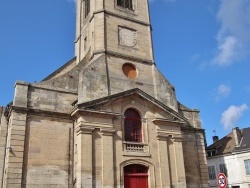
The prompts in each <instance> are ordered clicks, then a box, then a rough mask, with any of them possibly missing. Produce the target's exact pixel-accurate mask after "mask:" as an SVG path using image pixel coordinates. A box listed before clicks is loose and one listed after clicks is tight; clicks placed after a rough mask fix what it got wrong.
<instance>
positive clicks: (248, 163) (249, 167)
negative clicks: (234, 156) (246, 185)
mask: <svg viewBox="0 0 250 188" xmlns="http://www.w3.org/2000/svg"><path fill="white" fill-rule="evenodd" d="M244 162H245V169H246V174H247V175H250V159H248V160H245V161H244Z"/></svg>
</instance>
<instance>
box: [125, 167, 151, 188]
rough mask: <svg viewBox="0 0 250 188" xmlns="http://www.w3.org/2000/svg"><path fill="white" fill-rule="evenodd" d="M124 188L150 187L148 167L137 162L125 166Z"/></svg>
mask: <svg viewBox="0 0 250 188" xmlns="http://www.w3.org/2000/svg"><path fill="white" fill-rule="evenodd" d="M124 188H148V168H147V167H145V166H142V165H136V164H132V165H128V166H125V167H124Z"/></svg>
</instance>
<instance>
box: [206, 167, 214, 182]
mask: <svg viewBox="0 0 250 188" xmlns="http://www.w3.org/2000/svg"><path fill="white" fill-rule="evenodd" d="M208 177H209V179H210V180H214V179H216V174H215V168H214V166H208Z"/></svg>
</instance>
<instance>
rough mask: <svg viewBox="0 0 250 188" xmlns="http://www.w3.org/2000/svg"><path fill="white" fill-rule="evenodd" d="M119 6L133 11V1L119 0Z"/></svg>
mask: <svg viewBox="0 0 250 188" xmlns="http://www.w3.org/2000/svg"><path fill="white" fill-rule="evenodd" d="M117 5H118V6H121V7H123V8H127V9H129V10H133V0H117Z"/></svg>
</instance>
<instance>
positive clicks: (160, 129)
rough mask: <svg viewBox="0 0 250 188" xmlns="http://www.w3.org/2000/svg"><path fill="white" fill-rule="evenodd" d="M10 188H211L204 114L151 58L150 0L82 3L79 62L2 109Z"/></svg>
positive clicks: (0, 142)
mask: <svg viewBox="0 0 250 188" xmlns="http://www.w3.org/2000/svg"><path fill="white" fill-rule="evenodd" d="M0 115H1V116H0V117H1V132H0V136H1V137H0V167H1V169H2V170H1V171H0V178H1V187H3V188H6V187H8V188H17V187H18V188H20V187H22V188H33V187H34V188H44V187H46V188H55V187H58V188H66V187H67V188H92V187H93V188H99V187H103V188H113V187H115V188H123V187H125V188H132V187H133V188H147V187H148V188H170V187H171V188H172V187H174V188H185V187H190V188H203V187H208V174H207V162H206V154H205V143H204V130H203V129H202V127H201V122H200V118H199V111H198V110H196V109H190V108H187V107H185V106H184V105H183V104H181V103H180V102H178V101H177V99H176V95H175V89H174V87H173V85H171V83H169V81H168V80H167V79H166V78H165V77H164V76H163V75H162V74H161V73H160V72H159V71H158V69H157V67H156V65H155V62H154V56H153V48H152V35H151V24H150V16H149V8H148V1H147V0H107V1H104V0H77V16H76V40H75V57H74V58H73V59H71V60H70V61H69V62H67V63H66V64H64V65H63V66H62V67H60V68H59V69H58V70H56V71H55V72H53V73H52V74H50V75H49V76H48V77H47V78H45V79H44V80H42V81H41V82H39V83H27V82H23V81H17V82H16V84H15V94H14V99H13V102H11V103H10V104H9V105H8V106H7V107H5V108H4V109H1V110H0Z"/></svg>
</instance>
